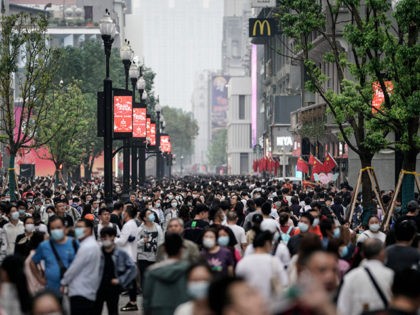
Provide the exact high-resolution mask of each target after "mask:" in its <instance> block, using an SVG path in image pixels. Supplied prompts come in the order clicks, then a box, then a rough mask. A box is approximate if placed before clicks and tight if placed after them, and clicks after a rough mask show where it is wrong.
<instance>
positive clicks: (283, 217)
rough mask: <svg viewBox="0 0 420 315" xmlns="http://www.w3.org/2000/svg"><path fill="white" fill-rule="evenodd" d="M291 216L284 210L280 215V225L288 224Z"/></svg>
mask: <svg viewBox="0 0 420 315" xmlns="http://www.w3.org/2000/svg"><path fill="white" fill-rule="evenodd" d="M289 219H290V216H289V214H288V213H287V212H282V213H280V215H279V222H280V225H285V224H287V222H289Z"/></svg>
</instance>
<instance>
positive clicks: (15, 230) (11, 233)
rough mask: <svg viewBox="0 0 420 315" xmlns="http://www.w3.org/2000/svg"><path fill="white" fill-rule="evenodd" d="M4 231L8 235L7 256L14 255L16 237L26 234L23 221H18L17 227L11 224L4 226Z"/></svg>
mask: <svg viewBox="0 0 420 315" xmlns="http://www.w3.org/2000/svg"><path fill="white" fill-rule="evenodd" d="M3 229H4V233H6V241H7V255H13V254H14V253H15V243H16V237H17V236H18V235H19V234H22V233H25V226H24V224H23V222H22V221H18V223H17V224H16V225H14V224H12V223H11V222H9V223H6V224H5V225H4V227H3Z"/></svg>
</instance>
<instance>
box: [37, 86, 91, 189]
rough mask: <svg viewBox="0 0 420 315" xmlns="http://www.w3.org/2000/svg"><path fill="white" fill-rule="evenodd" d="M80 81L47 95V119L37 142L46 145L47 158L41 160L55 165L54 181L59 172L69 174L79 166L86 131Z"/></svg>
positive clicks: (87, 123)
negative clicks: (63, 170)
mask: <svg viewBox="0 0 420 315" xmlns="http://www.w3.org/2000/svg"><path fill="white" fill-rule="evenodd" d="M79 85H80V83H79V82H72V83H70V84H68V85H67V86H65V85H60V86H59V87H57V88H56V89H54V90H53V91H52V93H50V94H49V95H48V96H47V100H46V101H47V102H49V103H51V104H52V105H51V107H50V110H49V111H48V113H47V115H46V118H47V119H46V120H44V121H43V122H42V124H40V126H39V131H38V134H37V137H36V140H37V141H38V142H39V143H45V146H46V147H47V148H48V151H49V156H46V157H42V158H44V159H47V160H50V161H52V162H53V163H54V166H55V174H56V182H58V180H59V173H60V172H61V169H62V168H64V169H66V170H67V173H68V175H69V176H70V174H71V173H72V172H73V171H75V170H76V169H77V168H79V167H80V164H81V162H82V158H81V156H82V154H83V153H84V152H83V149H84V148H83V146H82V144H83V143H84V141H86V138H87V136H88V133H89V130H90V129H91V128H89V117H88V114H89V112H88V108H87V107H88V105H87V102H86V99H85V97H84V95H83V94H82V91H81V89H80V88H79Z"/></svg>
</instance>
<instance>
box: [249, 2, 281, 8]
mask: <svg viewBox="0 0 420 315" xmlns="http://www.w3.org/2000/svg"><path fill="white" fill-rule="evenodd" d="M275 6H276V0H251V8H274V7H275Z"/></svg>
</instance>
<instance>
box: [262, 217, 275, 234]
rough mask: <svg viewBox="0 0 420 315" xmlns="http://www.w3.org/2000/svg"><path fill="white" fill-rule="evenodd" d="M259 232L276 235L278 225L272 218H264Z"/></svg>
mask: <svg viewBox="0 0 420 315" xmlns="http://www.w3.org/2000/svg"><path fill="white" fill-rule="evenodd" d="M261 230H263V231H270V232H271V233H276V232H277V231H280V224H279V223H278V222H277V221H276V220H274V219H272V218H264V220H263V221H262V222H261Z"/></svg>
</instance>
